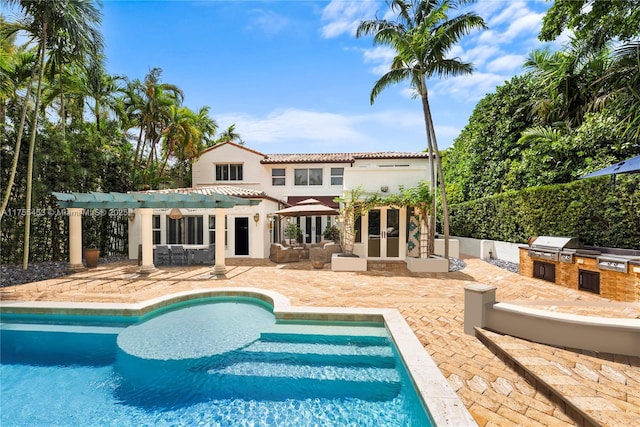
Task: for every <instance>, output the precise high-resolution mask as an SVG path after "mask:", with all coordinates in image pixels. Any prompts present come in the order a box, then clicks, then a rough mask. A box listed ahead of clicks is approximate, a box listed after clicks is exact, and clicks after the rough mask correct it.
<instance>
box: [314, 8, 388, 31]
mask: <svg viewBox="0 0 640 427" xmlns="http://www.w3.org/2000/svg"><path fill="white" fill-rule="evenodd" d="M378 6H379V2H376V1H344V0H332V1H331V2H330V3H329V4H328V5H327V6H326V7H325V8H324V9H323V10H322V21H323V22H324V25H323V26H322V31H321V32H322V36H323V37H325V38H333V37H337V36H339V35H342V34H351V35H355V33H356V29H357V28H358V25H360V22H361V21H363V20H366V19H373V18H374V17H375V12H376V9H377V8H378Z"/></svg>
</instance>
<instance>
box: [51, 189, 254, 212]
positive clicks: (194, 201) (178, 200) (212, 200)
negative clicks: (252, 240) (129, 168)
mask: <svg viewBox="0 0 640 427" xmlns="http://www.w3.org/2000/svg"><path fill="white" fill-rule="evenodd" d="M52 194H53V196H54V197H55V198H56V199H58V204H59V205H60V207H63V208H87V209H119V208H131V209H137V208H207V209H212V208H214V209H215V208H233V207H234V206H236V205H251V206H254V205H257V204H259V203H260V200H249V199H242V198H240V197H233V196H226V195H224V194H209V195H204V194H197V193H186V194H185V193H155V192H145V193H141V192H133V193H98V192H90V193H57V192H53V193H52Z"/></svg>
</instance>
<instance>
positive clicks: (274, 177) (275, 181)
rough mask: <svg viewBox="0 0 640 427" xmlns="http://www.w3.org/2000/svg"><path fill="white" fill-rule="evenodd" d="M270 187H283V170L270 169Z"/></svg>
mask: <svg viewBox="0 0 640 427" xmlns="http://www.w3.org/2000/svg"><path fill="white" fill-rule="evenodd" d="M271 185H273V186H276V185H285V171H284V169H272V170H271Z"/></svg>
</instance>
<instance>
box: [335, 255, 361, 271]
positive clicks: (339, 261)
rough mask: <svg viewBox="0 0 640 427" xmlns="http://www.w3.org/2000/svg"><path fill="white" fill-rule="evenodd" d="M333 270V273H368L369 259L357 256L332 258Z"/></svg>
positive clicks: (336, 256)
mask: <svg viewBox="0 0 640 427" xmlns="http://www.w3.org/2000/svg"><path fill="white" fill-rule="evenodd" d="M331 270H333V271H367V259H366V258H360V257H357V256H340V254H333V255H332V256H331Z"/></svg>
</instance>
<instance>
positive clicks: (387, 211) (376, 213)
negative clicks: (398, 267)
mask: <svg viewBox="0 0 640 427" xmlns="http://www.w3.org/2000/svg"><path fill="white" fill-rule="evenodd" d="M367 218H368V227H367V231H368V238H367V257H368V258H399V257H400V255H401V250H400V248H401V247H402V246H401V245H403V244H404V241H405V240H406V239H405V236H404V233H402V232H401V229H400V226H401V224H400V210H399V209H395V208H380V209H372V210H370V211H369V213H368V214H367ZM402 255H403V256H404V253H403V254H402Z"/></svg>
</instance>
